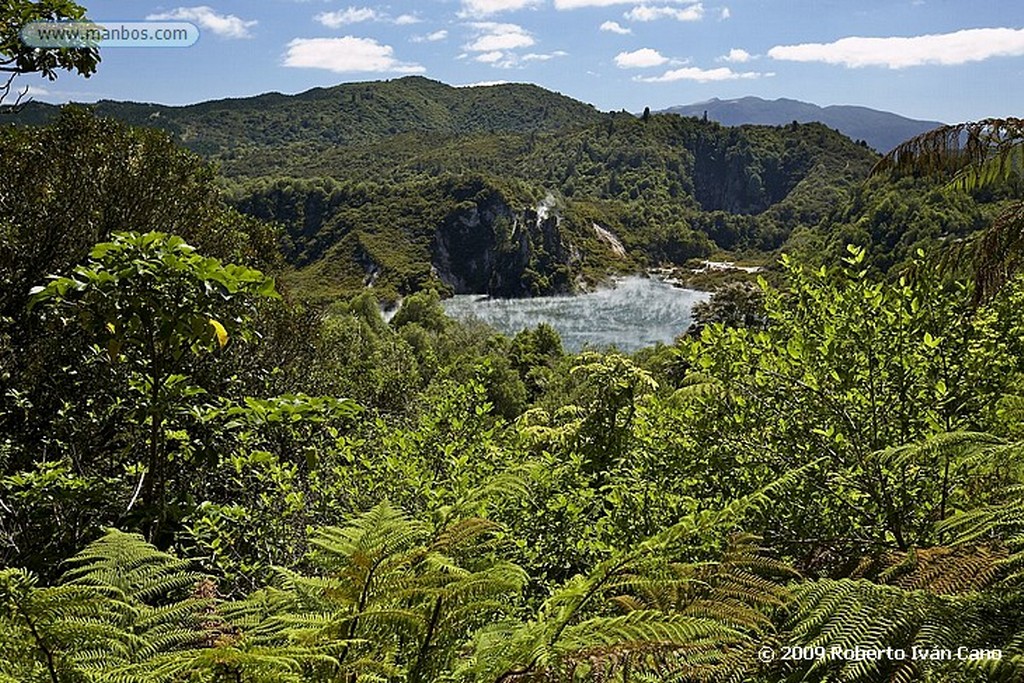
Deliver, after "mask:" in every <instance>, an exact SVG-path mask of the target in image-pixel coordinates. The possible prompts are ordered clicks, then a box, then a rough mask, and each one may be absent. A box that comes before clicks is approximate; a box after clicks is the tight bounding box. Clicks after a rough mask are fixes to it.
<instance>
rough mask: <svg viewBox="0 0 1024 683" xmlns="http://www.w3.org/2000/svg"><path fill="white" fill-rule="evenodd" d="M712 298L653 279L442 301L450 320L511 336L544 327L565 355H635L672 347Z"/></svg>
mask: <svg viewBox="0 0 1024 683" xmlns="http://www.w3.org/2000/svg"><path fill="white" fill-rule="evenodd" d="M709 296H710V295H709V294H707V293H705V292H697V291H694V290H690V289H680V288H678V287H673V286H672V285H670V284H668V283H665V282H662V281H660V280H656V279H650V278H644V277H627V278H622V279H620V280H618V281H617V283H616V285H615V287H614V288H609V289H602V290H599V291H596V292H593V293H590V294H582V295H580V296H558V297H540V298H536V299H489V298H487V297H484V296H480V295H478V294H464V295H459V296H455V297H452V298H451V299H447V300H446V301H444V302H443V303H444V308H445V311H446V312H447V313H448V315H450V316H451V317H453V318H458V319H460V320H465V319H468V318H472V317H475V318H478V319H480V320H482V321H484V322H486V323H488V324H489V325H491V326H492V327H494V328H496V329H497V330H499V331H501V332H503V333H505V334H508V335H510V336H511V335H514V334H516V333H517V332H519V331H520V330H522V329H525V328H532V327H536V326H537V325H539V324H540V323H547V324H549V325H551V326H552V327H554V328H555V329H556V330H558V333H559V334H560V335H561V336H562V345H563V346H564V347H565V349H566V351H572V352H576V351H580V350H582V349H584V348H592V349H604V348H608V347H610V346H615V347H617V348H618V349H620V350H622V351H636V350H637V349H640V348H643V347H645V346H651V345H653V344H655V343H657V342H664V343H666V344H671V343H672V341H673V340H674V339H675V338H676V337H677V336H678V335H680V334H682V333H683V332H684V331H685V330H686V328H687V327H689V325H690V321H691V316H690V311H691V310H692V309H693V306H694V305H695V304H697V303H699V302H701V301H705V300H707V299H708V297H709Z"/></svg>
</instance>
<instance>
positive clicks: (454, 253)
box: [431, 184, 580, 298]
mask: <svg viewBox="0 0 1024 683" xmlns="http://www.w3.org/2000/svg"><path fill="white" fill-rule="evenodd" d="M472 190H476V191H475V192H472ZM459 194H460V195H462V196H458V199H459V200H460V202H459V204H458V205H457V206H456V207H455V208H454V209H453V210H452V211H451V212H449V214H448V215H447V216H446V217H445V218H444V220H443V221H442V222H441V224H440V225H438V227H437V229H436V230H435V232H434V238H433V241H432V243H431V259H432V265H433V271H434V273H436V275H437V276H438V277H439V278H440V279H441V280H442V281H443V282H445V283H446V284H448V285H450V286H451V287H452V289H453V290H454V291H455V293H456V294H488V295H490V296H496V297H505V298H511V297H529V296H540V295H546V294H564V293H570V292H572V291H573V284H572V283H573V282H574V280H575V271H576V270H577V269H578V267H579V265H580V264H579V256H578V254H579V250H578V249H575V248H574V247H573V245H572V244H571V243H570V242H569V240H568V238H567V237H566V235H565V234H564V233H563V231H562V226H561V218H560V217H559V215H558V214H557V212H556V211H554V210H553V209H552V207H550V206H548V205H547V204H541V205H540V206H538V207H536V208H526V209H515V208H513V207H512V206H511V205H510V204H509V202H508V200H506V198H505V197H504V196H503V195H502V194H501V192H499V191H498V190H496V189H494V188H491V187H488V186H486V185H483V184H473V186H472V187H467V188H466V191H465V192H460V193H459Z"/></svg>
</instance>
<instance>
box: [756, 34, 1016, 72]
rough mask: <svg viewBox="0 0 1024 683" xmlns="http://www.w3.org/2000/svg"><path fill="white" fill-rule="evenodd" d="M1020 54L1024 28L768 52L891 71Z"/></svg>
mask: <svg viewBox="0 0 1024 683" xmlns="http://www.w3.org/2000/svg"><path fill="white" fill-rule="evenodd" d="M1021 55H1024V29H1011V28H975V29H965V30H963V31H955V32H953V33H939V34H932V35H923V36H911V37H888V38H863V37H858V36H851V37H849V38H842V39H840V40H837V41H835V42H832V43H803V44H800V45H777V46H775V47H773V48H772V49H770V50H769V51H768V56H769V57H771V58H772V59H779V60H787V61H793V62H824V63H825V64H841V65H843V66H847V67H851V68H857V67H863V66H885V67H889V68H890V69H904V68H907V67H911V66H922V65H925V64H938V65H942V66H951V65H956V64H966V63H968V62H980V61H983V60H986V59H990V58H992V57H1016V56H1021Z"/></svg>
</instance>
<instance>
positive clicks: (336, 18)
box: [314, 7, 381, 28]
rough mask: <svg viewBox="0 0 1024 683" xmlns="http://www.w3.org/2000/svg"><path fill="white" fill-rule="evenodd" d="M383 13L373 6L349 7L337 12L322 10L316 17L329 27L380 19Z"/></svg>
mask: <svg viewBox="0 0 1024 683" xmlns="http://www.w3.org/2000/svg"><path fill="white" fill-rule="evenodd" d="M380 18H381V14H380V13H379V12H377V10H375V9H373V8H371V7H349V8H348V9H343V10H338V11H336V12H321V13H320V14H318V15H316V16H315V17H314V19H316V20H317V21H319V22H320V23H321V24H323V25H324V26H326V27H327V28H341V27H342V26H345V25H346V24H358V23H361V22H364V21H379V20H380Z"/></svg>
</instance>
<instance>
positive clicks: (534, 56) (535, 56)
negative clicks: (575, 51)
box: [523, 50, 569, 62]
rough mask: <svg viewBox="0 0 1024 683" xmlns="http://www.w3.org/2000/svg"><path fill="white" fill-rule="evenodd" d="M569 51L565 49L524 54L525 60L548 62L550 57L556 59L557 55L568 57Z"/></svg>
mask: <svg viewBox="0 0 1024 683" xmlns="http://www.w3.org/2000/svg"><path fill="white" fill-rule="evenodd" d="M568 56H569V53H568V52H566V51H565V50H555V51H554V52H546V53H537V52H531V53H530V54H526V55H523V61H524V62H546V61H548V60H549V59H555V58H556V57H568Z"/></svg>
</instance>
